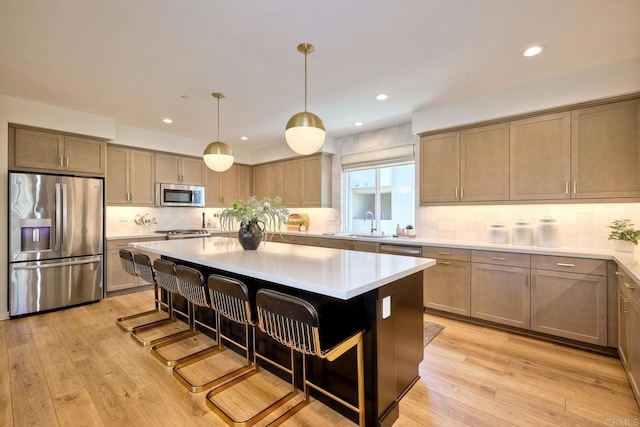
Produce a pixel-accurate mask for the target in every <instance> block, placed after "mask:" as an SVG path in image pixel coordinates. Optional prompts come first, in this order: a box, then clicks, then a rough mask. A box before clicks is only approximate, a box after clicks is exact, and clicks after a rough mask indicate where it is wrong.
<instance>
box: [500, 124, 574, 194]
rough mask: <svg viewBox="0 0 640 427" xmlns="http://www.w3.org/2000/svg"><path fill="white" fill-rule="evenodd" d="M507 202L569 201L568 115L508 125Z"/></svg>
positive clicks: (569, 147)
mask: <svg viewBox="0 0 640 427" xmlns="http://www.w3.org/2000/svg"><path fill="white" fill-rule="evenodd" d="M510 147H511V153H510V157H511V168H510V186H511V191H510V193H511V200H558V199H568V198H569V187H570V182H569V181H570V179H571V157H570V154H571V113H569V112H564V113H558V114H547V115H544V116H536V117H531V118H528V119H524V120H518V121H513V122H511V123H510Z"/></svg>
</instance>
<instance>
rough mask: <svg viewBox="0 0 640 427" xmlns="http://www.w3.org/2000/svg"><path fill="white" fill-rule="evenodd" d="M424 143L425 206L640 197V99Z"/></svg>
mask: <svg viewBox="0 0 640 427" xmlns="http://www.w3.org/2000/svg"><path fill="white" fill-rule="evenodd" d="M420 141H421V145H420V147H421V152H420V203H422V204H451V203H460V202H493V201H517V202H526V201H563V200H572V199H573V200H576V201H578V200H603V201H604V200H613V199H617V200H619V201H622V200H629V199H640V168H639V166H638V159H640V99H632V100H629V101H620V102H612V103H609V104H601V105H595V106H590V107H585V108H580V109H574V110H572V111H562V112H554V113H550V114H540V115H535V116H531V117H527V118H523V119H520V120H512V121H509V122H507V121H505V122H503V123H499V124H497V125H490V126H482V127H476V128H471V129H463V130H461V131H457V132H447V133H442V134H439V135H428V136H423V137H422V138H421V140H420Z"/></svg>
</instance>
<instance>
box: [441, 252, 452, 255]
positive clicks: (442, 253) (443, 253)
mask: <svg viewBox="0 0 640 427" xmlns="http://www.w3.org/2000/svg"><path fill="white" fill-rule="evenodd" d="M438 255H451V252H438Z"/></svg>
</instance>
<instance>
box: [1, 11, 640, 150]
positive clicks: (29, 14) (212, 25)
mask: <svg viewBox="0 0 640 427" xmlns="http://www.w3.org/2000/svg"><path fill="white" fill-rule="evenodd" d="M301 42H309V43H312V44H313V45H314V46H315V48H316V49H315V52H314V53H312V54H310V55H309V57H308V110H309V111H312V112H314V113H316V114H317V115H319V116H320V117H321V118H322V119H323V121H324V124H325V127H326V129H327V132H328V134H329V136H331V137H334V138H335V137H340V136H345V135H350V134H354V133H359V132H362V131H366V130H371V129H376V128H381V127H385V126H388V125H392V124H397V123H401V122H407V121H409V120H410V118H411V113H412V111H415V110H418V109H422V108H428V107H432V106H436V105H440V104H444V103H448V102H451V101H454V100H458V99H462V98H466V97H470V96H475V95H479V94H483V93H490V92H493V91H498V90H502V89H506V88H510V87H514V86H518V85H522V84H526V83H530V82H533V81H537V80H542V79H546V78H550V77H554V76H558V75H562V74H566V73H571V72H575V71H579V70H584V69H589V68H593V67H598V66H602V65H605V64H608V63H614V62H618V61H622V60H626V59H630V58H634V57H640V1H638V0H321V1H301V0H275V1H264V0H263V1H259V0H253V1H250V0H234V1H230V0H226V1H225V0H56V1H53V0H0V93H1V94H5V95H9V96H15V97H19V98H25V99H29V100H33V101H38V102H42V103H46V104H52V105H57V106H62V107H67V108H71V109H75V110H80V111H85V112H90V113H95V114H99V115H103V116H108V117H112V118H115V119H116V120H117V122H118V124H120V125H124V126H131V127H135V128H141V129H147V130H151V131H156V132H163V133H170V134H175V135H180V136H183V137H187V138H192V139H195V140H197V141H202V143H203V148H204V144H206V143H207V142H209V141H213V140H215V139H216V132H217V125H216V114H217V108H216V101H215V99H213V98H212V97H211V95H210V94H211V92H223V93H224V94H225V95H226V98H224V99H223V100H222V101H221V103H220V120H221V122H220V139H221V140H222V141H225V142H227V143H228V144H230V145H231V146H232V148H234V149H237V150H251V149H256V148H260V147H265V146H270V145H274V144H284V142H283V141H284V126H285V124H286V122H287V120H288V119H289V117H291V116H292V115H293V114H295V113H297V112H299V111H302V110H303V108H304V86H303V80H304V79H303V76H304V56H303V55H302V54H300V53H299V52H298V51H297V50H296V46H297V45H298V44H299V43H301ZM533 44H542V45H546V46H547V49H546V50H545V51H544V52H543V53H542V54H541V55H539V56H537V57H533V58H524V57H523V56H522V51H523V50H524V49H525V48H526V47H528V46H530V45H533ZM380 92H385V93H388V94H390V96H391V97H390V99H389V100H388V101H385V102H380V101H375V100H374V98H373V97H374V95H375V94H377V93H380ZM182 95H187V96H189V97H190V99H189V100H183V99H181V96H182ZM164 117H171V118H172V119H173V120H174V124H172V125H166V124H163V123H162V119H163V118H164ZM356 121H362V122H364V123H365V125H364V126H363V127H360V128H356V127H354V126H353V123H354V122H356ZM242 135H245V136H247V137H249V141H241V140H240V139H239V137H240V136H242Z"/></svg>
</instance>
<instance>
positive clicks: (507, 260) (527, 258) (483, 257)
mask: <svg viewBox="0 0 640 427" xmlns="http://www.w3.org/2000/svg"><path fill="white" fill-rule="evenodd" d="M471 261H472V262H479V263H482V264H495V265H508V266H512V267H525V268H530V266H531V255H529V254H516V253H512V252H493V251H471Z"/></svg>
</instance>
